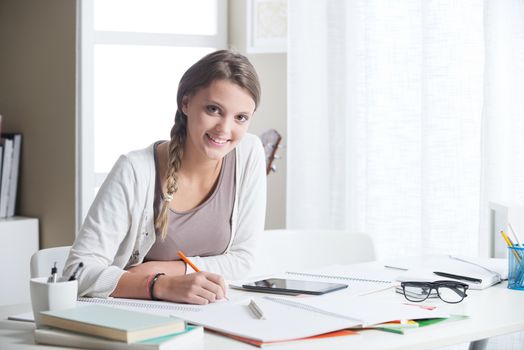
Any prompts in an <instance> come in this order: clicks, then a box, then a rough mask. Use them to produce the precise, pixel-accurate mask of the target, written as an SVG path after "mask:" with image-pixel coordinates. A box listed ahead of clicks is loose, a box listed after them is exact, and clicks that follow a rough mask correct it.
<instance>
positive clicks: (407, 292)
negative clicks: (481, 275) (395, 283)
mask: <svg viewBox="0 0 524 350" xmlns="http://www.w3.org/2000/svg"><path fill="white" fill-rule="evenodd" d="M400 287H401V288H402V292H403V294H404V297H405V298H406V299H407V300H409V301H413V302H421V301H424V300H426V299H427V298H429V297H433V298H436V297H439V298H440V299H441V300H443V301H445V302H446V303H450V304H456V303H460V302H461V301H462V300H464V298H465V297H467V296H468V295H467V294H466V290H468V287H469V286H468V285H467V284H465V283H461V282H455V281H435V282H401V283H400ZM431 291H435V292H434V293H431Z"/></svg>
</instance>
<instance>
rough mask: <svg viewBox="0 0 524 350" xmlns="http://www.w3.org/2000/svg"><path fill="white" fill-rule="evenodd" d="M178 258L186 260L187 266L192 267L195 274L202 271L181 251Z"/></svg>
mask: <svg viewBox="0 0 524 350" xmlns="http://www.w3.org/2000/svg"><path fill="white" fill-rule="evenodd" d="M178 256H179V257H180V259H182V260H184V262H185V263H186V264H188V265H189V266H191V268H192V269H193V270H195V272H200V269H199V268H198V267H196V266H195V264H193V263H192V262H191V261H190V260H189V259H188V258H187V256H186V255H185V254H184V253H183V252H182V251H181V250H179V251H178Z"/></svg>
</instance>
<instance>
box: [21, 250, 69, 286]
mask: <svg viewBox="0 0 524 350" xmlns="http://www.w3.org/2000/svg"><path fill="white" fill-rule="evenodd" d="M70 250H71V246H65V247H54V248H46V249H40V250H39V251H37V252H36V253H34V254H33V256H32V257H31V278H34V277H44V276H49V275H50V274H51V268H52V267H53V265H54V263H55V262H56V267H57V268H58V274H59V275H61V274H62V271H63V270H64V264H65V262H66V259H67V256H68V255H69V251H70Z"/></svg>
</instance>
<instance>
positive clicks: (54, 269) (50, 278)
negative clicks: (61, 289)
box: [47, 261, 58, 283]
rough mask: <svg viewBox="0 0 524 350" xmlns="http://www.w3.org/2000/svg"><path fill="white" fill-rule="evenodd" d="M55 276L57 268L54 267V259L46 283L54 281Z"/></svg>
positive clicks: (56, 275)
mask: <svg viewBox="0 0 524 350" xmlns="http://www.w3.org/2000/svg"><path fill="white" fill-rule="evenodd" d="M57 278H58V269H57V267H56V261H55V263H54V265H53V267H52V268H51V275H50V276H49V278H48V279H47V283H56V281H57Z"/></svg>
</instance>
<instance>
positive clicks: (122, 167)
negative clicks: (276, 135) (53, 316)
mask: <svg viewBox="0 0 524 350" xmlns="http://www.w3.org/2000/svg"><path fill="white" fill-rule="evenodd" d="M153 152H154V151H153V145H151V146H149V147H147V148H145V149H142V150H138V151H133V152H131V153H128V154H127V155H123V156H120V158H119V159H118V161H117V162H116V164H115V165H114V166H113V169H112V170H111V172H110V173H109V175H108V176H107V178H106V180H105V181H104V183H103V185H102V187H101V188H100V190H99V191H98V194H97V196H96V198H95V200H94V202H93V204H92V205H91V208H90V209H89V212H88V214H87V217H86V219H85V221H84V224H83V225H82V227H81V229H80V232H79V233H78V236H77V237H76V240H75V242H74V243H73V246H72V248H71V252H70V253H69V257H68V259H67V261H66V264H65V267H64V276H69V275H70V274H71V273H72V272H73V270H74V268H75V267H76V266H77V265H78V263H80V262H83V263H84V269H83V271H82V273H81V274H80V275H79V277H78V283H79V284H78V294H79V295H80V296H92V297H108V296H109V295H110V294H111V293H112V292H113V290H114V289H115V288H116V285H117V283H118V280H119V279H120V276H121V275H122V274H123V273H124V272H125V270H126V269H127V268H129V267H131V266H134V265H137V264H140V263H141V262H142V261H143V259H144V257H145V256H146V254H147V252H148V251H149V250H150V249H151V247H152V246H153V243H154V242H155V239H156V235H155V228H154V215H153V199H154V193H155V162H154V157H153ZM235 152H236V169H235V182H236V191H235V192H236V194H235V204H234V207H233V215H232V219H231V240H230V242H229V245H228V247H227V249H226V252H225V253H224V254H222V255H217V256H210V257H198V256H196V257H190V260H191V261H192V262H193V263H194V264H195V265H196V266H198V267H199V268H200V269H201V270H203V271H210V272H214V273H217V274H220V275H222V276H224V278H226V279H238V278H242V277H244V276H245V275H246V274H247V273H248V272H249V270H250V268H251V267H252V265H253V260H254V255H253V250H254V246H255V241H256V237H257V234H258V233H259V232H262V230H263V229H264V219H265V210H266V173H265V156H264V150H263V147H262V144H261V142H260V139H259V138H258V137H257V136H255V135H251V134H246V135H245V136H244V138H243V139H242V141H241V142H240V143H239V144H238V145H237V147H236V148H235ZM191 271H192V270H190V267H189V266H188V272H191Z"/></svg>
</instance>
